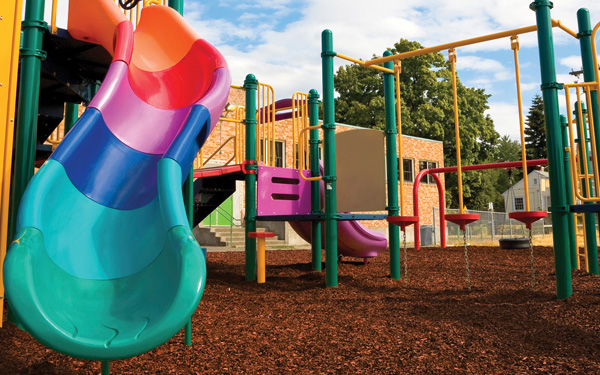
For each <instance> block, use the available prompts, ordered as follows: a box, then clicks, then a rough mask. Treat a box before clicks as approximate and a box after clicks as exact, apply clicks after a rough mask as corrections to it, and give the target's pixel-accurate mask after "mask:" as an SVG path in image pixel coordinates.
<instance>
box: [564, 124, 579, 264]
mask: <svg viewBox="0 0 600 375" xmlns="http://www.w3.org/2000/svg"><path fill="white" fill-rule="evenodd" d="M560 126H561V129H562V141H563V145H568V144H569V134H568V129H569V124H568V122H567V117H566V116H565V115H560ZM563 161H564V166H565V188H566V193H567V204H568V205H569V206H570V205H572V204H573V186H572V185H571V184H572V180H571V161H570V156H569V151H568V149H567V148H566V147H565V148H564V151H563ZM568 221H569V249H570V253H571V269H575V268H577V239H576V232H575V217H574V214H573V213H572V212H571V213H569V216H568Z"/></svg>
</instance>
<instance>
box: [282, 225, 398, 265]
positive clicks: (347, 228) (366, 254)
mask: <svg viewBox="0 0 600 375" xmlns="http://www.w3.org/2000/svg"><path fill="white" fill-rule="evenodd" d="M289 223H290V226H291V227H292V229H294V231H296V233H298V235H299V236H300V237H302V239H304V240H305V241H307V242H310V241H311V238H312V233H311V232H312V230H311V223H310V222H309V221H290V222H289ZM337 230H338V233H337V234H338V253H339V254H341V255H344V256H348V257H356V258H373V257H376V256H377V255H379V253H381V252H382V251H384V250H385V249H387V244H388V243H387V239H386V238H385V235H384V234H383V233H381V232H377V231H375V230H371V229H368V228H366V227H365V226H364V225H362V224H361V223H359V222H358V221H338V226H337ZM321 244H323V248H324V247H325V246H324V244H325V230H323V231H322V240H321Z"/></svg>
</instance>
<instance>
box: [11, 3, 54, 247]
mask: <svg viewBox="0 0 600 375" xmlns="http://www.w3.org/2000/svg"><path fill="white" fill-rule="evenodd" d="M44 7H45V2H44V0H37V1H28V2H27V3H26V6H25V20H24V21H23V32H22V39H21V40H22V48H21V71H20V82H19V99H18V105H17V126H16V129H15V144H14V164H13V176H12V182H11V200H10V203H9V205H10V208H9V227H8V243H9V244H10V242H11V241H12V238H13V236H14V235H15V229H16V228H15V227H16V224H17V211H18V208H19V204H20V203H21V198H22V197H23V193H24V192H25V188H26V187H27V184H28V183H29V180H31V178H32V177H33V172H34V163H35V149H36V138H37V123H38V109H39V99H40V72H41V65H42V59H44V58H45V57H46V53H45V52H44V51H43V50H42V38H43V35H44V32H46V31H47V30H48V25H47V24H46V22H44Z"/></svg>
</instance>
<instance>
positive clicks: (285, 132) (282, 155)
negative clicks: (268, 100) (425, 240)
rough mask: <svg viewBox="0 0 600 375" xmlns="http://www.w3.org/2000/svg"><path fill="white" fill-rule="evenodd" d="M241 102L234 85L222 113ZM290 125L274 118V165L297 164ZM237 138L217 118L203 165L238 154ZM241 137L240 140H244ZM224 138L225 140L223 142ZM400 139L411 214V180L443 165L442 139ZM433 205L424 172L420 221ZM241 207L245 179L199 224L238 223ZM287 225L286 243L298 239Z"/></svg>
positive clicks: (230, 113)
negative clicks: (221, 212)
mask: <svg viewBox="0 0 600 375" xmlns="http://www.w3.org/2000/svg"><path fill="white" fill-rule="evenodd" d="M244 105H245V94H244V90H243V89H236V88H233V89H232V90H231V92H230V95H229V107H228V108H227V110H226V111H225V113H224V117H227V118H234V117H235V115H236V114H235V112H236V111H235V110H234V109H235V108H236V107H242V106H244ZM237 116H238V118H240V117H242V116H243V112H242V111H240V113H238V114H237ZM293 128H294V124H293V120H292V119H288V120H282V121H277V122H276V124H275V137H274V139H275V144H274V145H271V144H270V143H269V144H267V148H268V149H269V150H268V151H267V157H269V158H271V157H272V156H271V155H270V153H271V150H273V149H274V151H275V166H278V167H285V168H293V167H294V165H296V164H295V162H296V161H297V152H296V149H297V143H298V141H297V139H295V138H296V137H295V136H294V131H293ZM352 129H357V127H356V126H351V125H345V124H337V127H336V133H339V132H344V131H348V130H352ZM238 131H239V126H238ZM269 133H270V131H269ZM238 138H241V136H239V135H238V137H237V138H236V124H235V123H233V122H229V121H221V122H219V123H218V124H217V125H216V127H215V129H214V130H213V132H212V133H211V135H210V136H209V138H208V140H207V142H206V144H205V145H204V147H203V150H202V156H203V157H204V159H206V158H207V157H209V156H210V155H212V154H214V153H216V154H215V155H214V156H213V157H212V158H211V159H210V160H208V161H205V162H203V164H204V166H206V167H208V166H217V165H223V164H225V163H227V161H229V160H230V159H231V158H232V157H233V155H234V150H236V149H237V152H238V154H240V153H242V150H241V149H242V147H240V143H239V142H238V143H237V146H236V142H235V141H234V139H235V140H236V141H239V139H238ZM241 141H242V143H243V140H241ZM224 142H227V143H226V144H225V145H224V146H222V145H223V143H224ZM402 142H403V143H402V145H403V154H404V155H403V165H404V176H403V180H404V181H403V183H402V185H403V188H404V209H405V214H406V215H412V214H413V207H412V206H413V201H412V200H413V182H414V180H415V177H416V175H417V173H418V172H419V171H420V170H421V169H424V168H434V167H443V160H444V156H443V147H442V142H440V141H434V140H429V139H423V138H417V137H411V136H402ZM219 147H221V149H219ZM261 148H262V147H259V149H258V150H257V155H258V158H259V159H260V158H261V155H262V157H263V158H264V154H263V152H264V150H263V151H261ZM382 152H384V150H382ZM234 160H243V155H238V157H237V158H234ZM234 162H235V161H231V162H230V164H232V163H234ZM440 178H441V179H442V184H443V183H444V176H443V175H440ZM399 188H400V187H399ZM434 207H437V208H439V203H438V192H437V187H436V185H435V183H434V181H433V179H431V178H430V177H428V176H425V177H424V178H423V179H422V180H421V184H420V186H419V210H420V218H421V224H422V225H427V224H432V211H433V208H434ZM244 210H245V205H244V183H243V182H238V184H237V190H236V193H235V194H234V195H233V196H232V197H231V198H230V199H229V200H228V201H226V202H225V203H224V205H223V209H222V210H221V211H228V213H227V214H225V215H221V217H219V214H218V213H217V214H214V215H211V217H210V218H207V219H206V220H205V221H204V222H203V224H201V225H209V224H210V225H229V223H230V219H228V218H227V217H228V216H232V217H233V218H234V220H233V221H234V224H237V225H239V224H241V222H242V220H243V216H244ZM378 213H385V212H378ZM363 224H364V225H366V226H367V227H369V228H372V229H376V230H380V231H382V232H384V233H387V223H386V222H385V221H384V220H380V221H365V222H363ZM286 226H287V227H288V229H287V230H286V231H285V233H286V241H287V242H288V243H292V244H295V243H296V240H298V239H297V238H295V236H294V234H293V233H292V231H291V229H289V225H287V224H286ZM411 230H412V229H411ZM288 233H289V234H290V235H289V236H288V235H287V234H288ZM407 234H408V237H409V238H412V232H411V231H408V232H407Z"/></svg>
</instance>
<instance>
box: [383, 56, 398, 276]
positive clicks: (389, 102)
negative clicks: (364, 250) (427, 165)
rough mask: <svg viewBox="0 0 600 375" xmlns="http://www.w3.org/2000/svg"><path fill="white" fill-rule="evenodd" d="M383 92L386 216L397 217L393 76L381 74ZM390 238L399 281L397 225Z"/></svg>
mask: <svg viewBox="0 0 600 375" xmlns="http://www.w3.org/2000/svg"><path fill="white" fill-rule="evenodd" d="M391 54H392V52H391V51H385V52H384V53H383V56H390V55H391ZM383 66H384V67H385V68H388V69H392V70H393V69H394V64H393V63H392V62H391V61H390V62H387V63H385V64H383ZM383 92H384V97H385V142H386V159H387V163H386V164H387V188H388V207H387V209H388V215H389V216H398V213H399V207H398V151H397V145H396V136H397V135H398V130H397V128H396V105H395V103H396V98H395V90H394V75H393V74H392V73H384V74H383ZM388 231H389V237H390V242H389V245H390V277H391V278H392V279H396V280H400V278H401V274H400V229H399V227H398V226H397V225H388Z"/></svg>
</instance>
